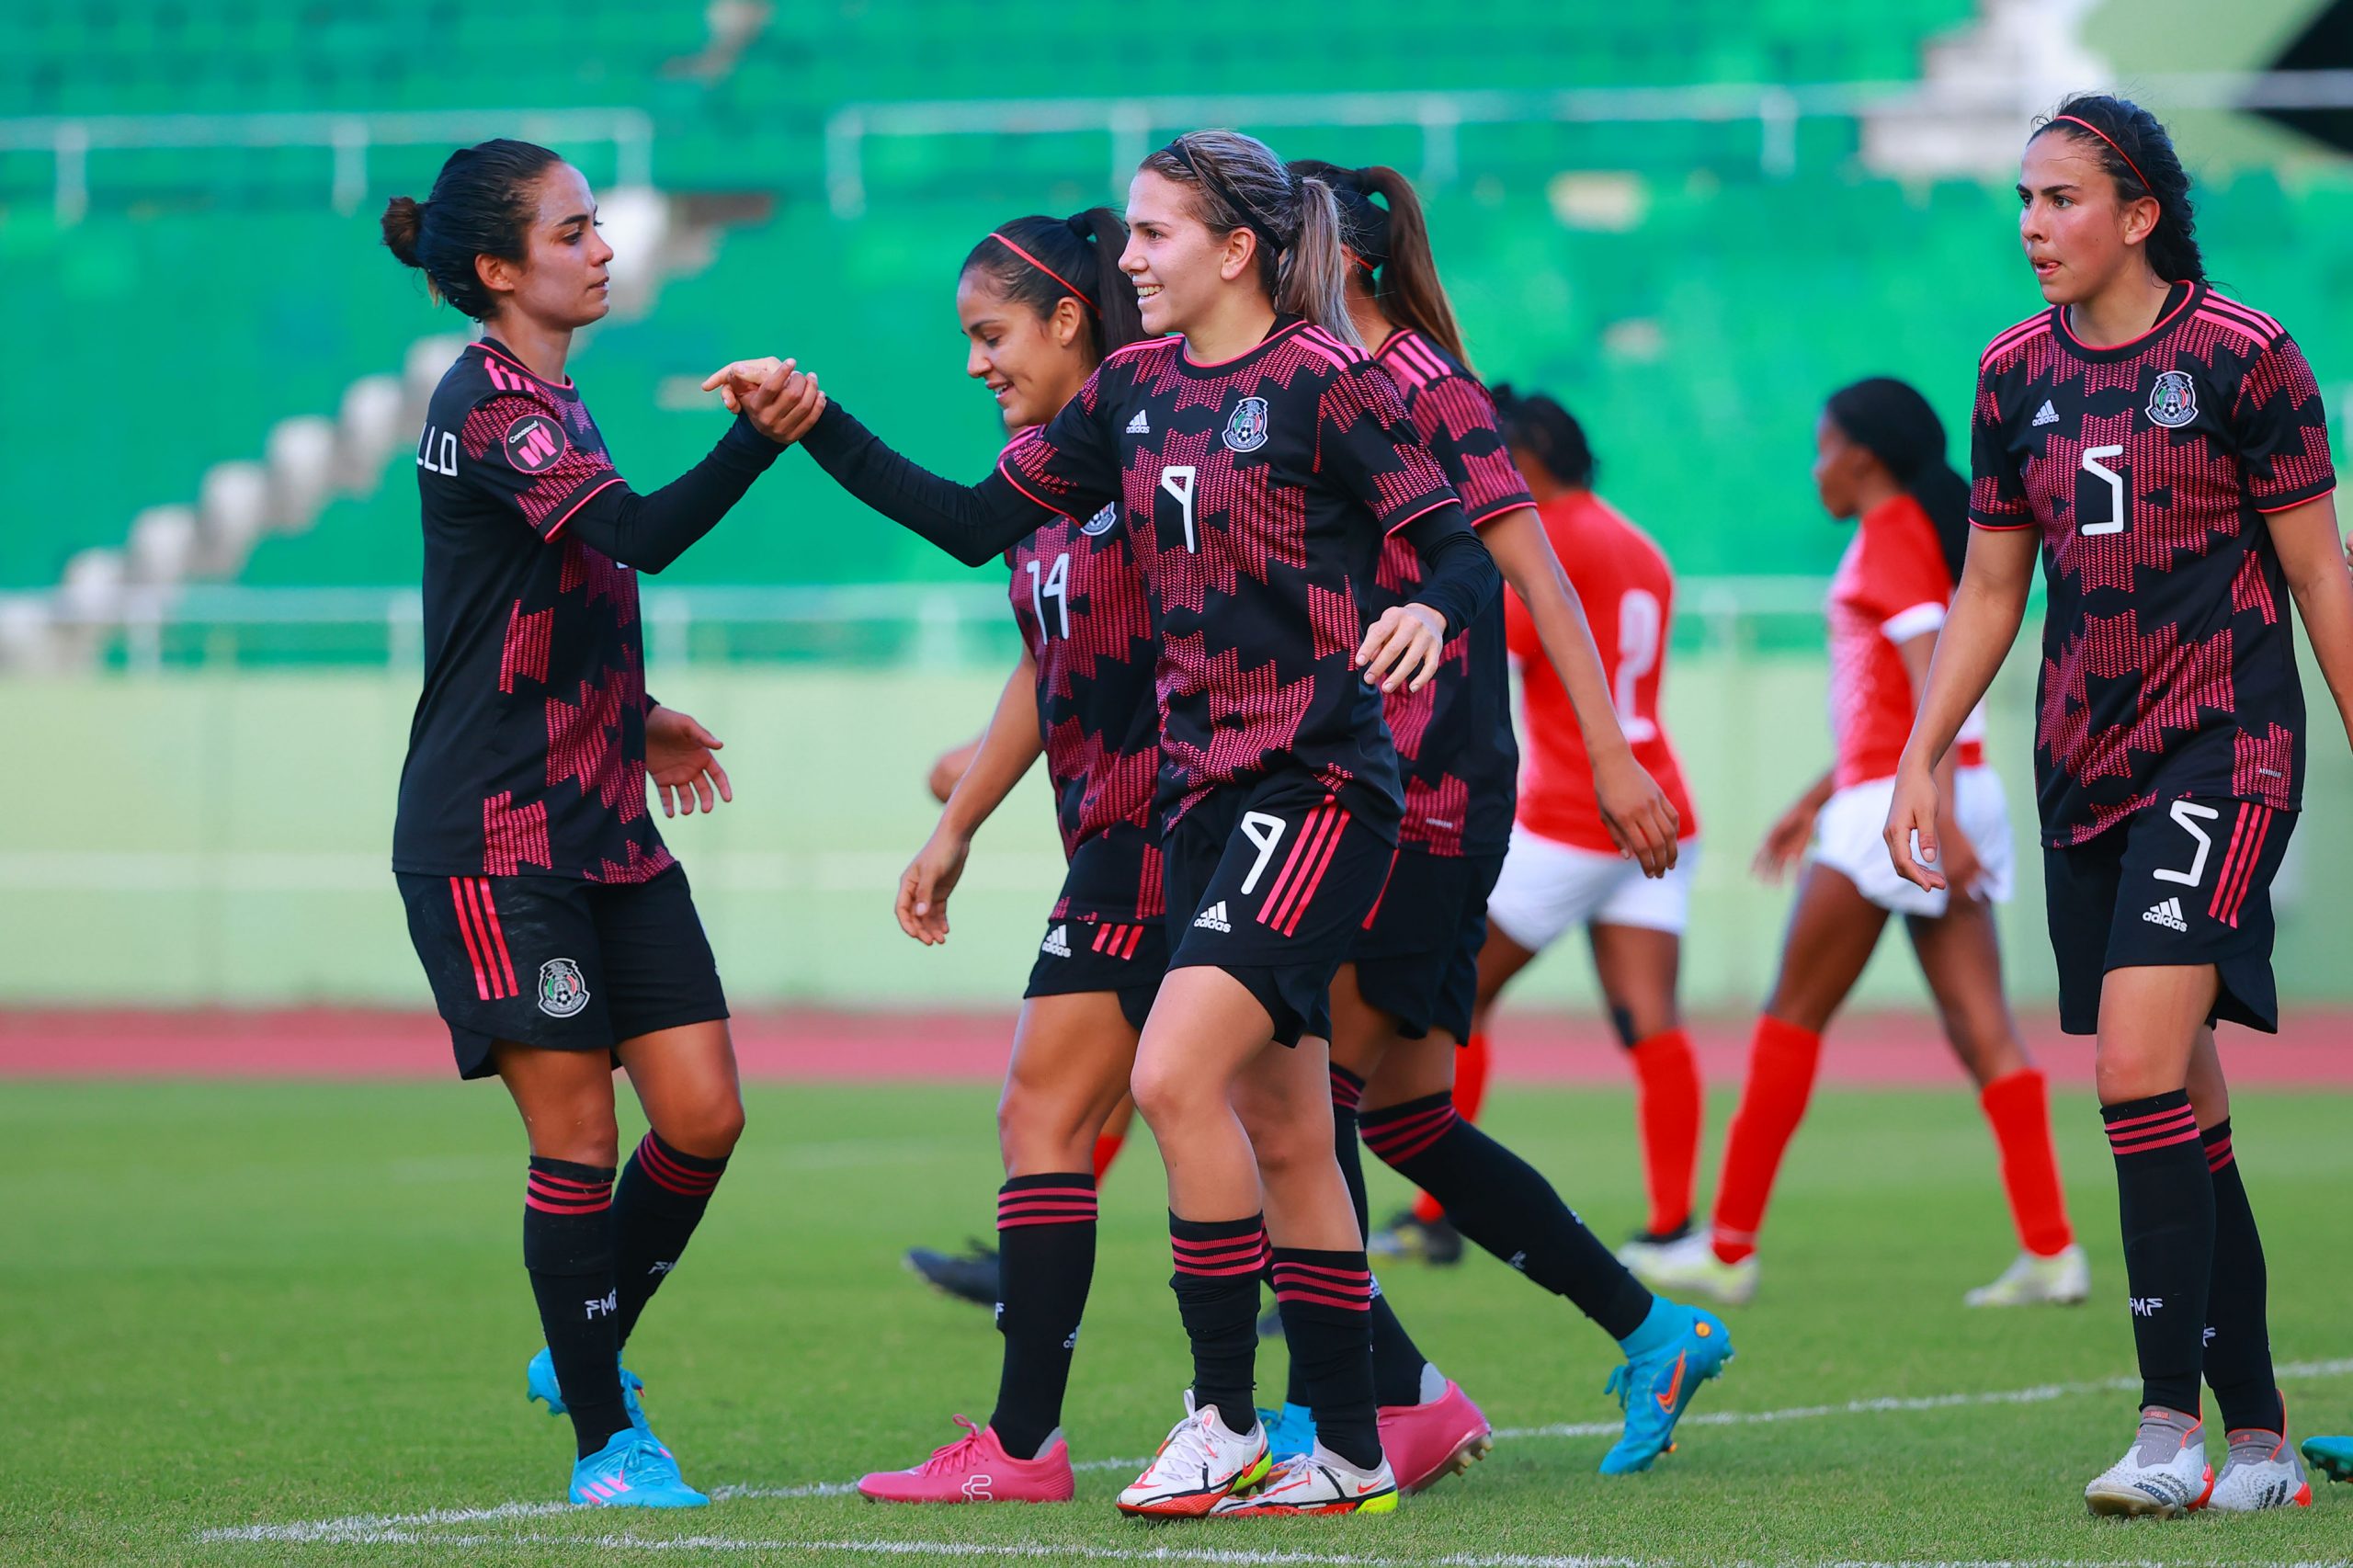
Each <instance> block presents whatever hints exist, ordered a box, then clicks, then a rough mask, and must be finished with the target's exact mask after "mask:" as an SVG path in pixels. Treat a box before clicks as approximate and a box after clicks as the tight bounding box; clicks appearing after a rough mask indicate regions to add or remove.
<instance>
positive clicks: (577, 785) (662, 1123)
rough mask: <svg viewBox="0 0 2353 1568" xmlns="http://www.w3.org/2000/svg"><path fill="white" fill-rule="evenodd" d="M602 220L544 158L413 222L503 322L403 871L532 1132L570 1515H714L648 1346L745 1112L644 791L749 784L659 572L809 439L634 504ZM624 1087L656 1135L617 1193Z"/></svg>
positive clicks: (477, 176) (443, 982)
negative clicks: (620, 435)
mask: <svg viewBox="0 0 2353 1568" xmlns="http://www.w3.org/2000/svg"><path fill="white" fill-rule="evenodd" d="M596 225H597V203H596V199H595V198H594V197H592V196H591V195H590V194H589V190H588V183H587V181H586V180H585V179H583V178H582V177H581V175H580V171H579V170H577V169H575V168H574V167H572V166H571V165H569V164H566V163H564V162H563V160H562V159H560V158H558V157H557V156H556V155H555V154H554V153H551V152H549V151H548V150H547V149H546V148H544V147H535V146H532V145H530V144H529V143H528V142H508V141H497V142H483V143H482V144H481V145H480V146H476V147H467V148H461V149H460V150H459V151H458V152H456V153H451V154H450V155H449V162H447V163H446V164H444V165H442V166H441V173H440V176H439V177H438V178H437V179H436V180H435V181H434V183H433V194H432V196H431V198H430V199H427V200H426V201H422V202H420V201H415V200H412V199H409V198H407V197H397V198H395V199H393V200H392V203H391V205H389V206H388V207H386V208H385V210H384V218H383V235H384V244H386V245H388V246H390V247H391V249H392V254H393V255H394V256H398V257H399V258H400V259H401V261H402V262H403V263H404V264H405V265H407V266H409V267H417V268H420V269H422V270H423V272H424V273H425V275H426V282H427V284H428V286H429V287H430V289H431V290H432V292H433V293H434V294H435V295H436V296H437V297H438V298H439V299H442V300H446V301H449V303H450V304H452V305H455V306H456V307H457V308H458V309H459V310H460V311H462V312H465V313H466V314H467V315H469V316H471V317H472V318H473V319H474V320H476V321H478V322H480V323H482V324H483V336H482V338H481V340H480V341H478V342H475V343H473V344H471V345H469V346H468V347H467V348H466V350H465V352H464V353H462V354H460V356H459V357H458V361H457V363H456V364H454V365H452V366H451V367H450V368H449V374H447V375H445V376H443V377H442V378H441V384H440V386H439V387H438V389H437V390H436V391H435V392H434V394H433V401H432V403H431V405H430V410H429V412H428V413H427V415H426V428H425V434H424V436H423V437H422V438H421V439H420V440H419V441H418V443H417V449H416V470H417V488H418V490H419V492H420V494H421V498H422V501H423V505H424V526H425V635H426V672H425V690H424V693H423V695H422V696H421V697H420V698H419V699H417V705H416V718H415V723H414V724H413V725H412V726H411V728H410V731H409V748H408V760H407V762H406V764H405V765H404V767H403V768H402V770H401V788H400V808H399V814H398V817H397V819H396V820H395V822H394V824H393V828H392V869H393V870H394V871H395V872H397V873H398V875H399V879H400V887H401V895H402V897H403V899H404V901H405V902H406V903H407V905H408V925H409V935H410V937H411V939H412V940H414V941H415V944H416V952H417V957H418V958H419V959H421V960H423V961H424V964H425V971H426V977H427V978H428V979H429V980H430V981H431V983H432V985H433V994H434V998H435V1000H436V1001H437V1002H438V1004H439V1006H440V1010H441V1016H442V1017H443V1018H444V1019H446V1020H447V1021H448V1023H449V1038H450V1041H451V1043H452V1045H453V1046H454V1048H455V1050H456V1052H457V1059H458V1069H459V1072H460V1074H461V1075H462V1076H464V1077H468V1078H479V1077H486V1076H488V1075H490V1074H497V1075H498V1077H499V1078H500V1079H501V1080H502V1081H503V1082H504V1083H505V1084H506V1088H507V1092H508V1093H509V1094H511V1095H512V1096H514V1098H515V1104H516V1107H517V1109H518V1110H520V1111H521V1112H522V1115H523V1124H524V1127H525V1128H526V1130H527V1131H529V1136H530V1147H531V1159H530V1174H529V1180H528V1182H527V1184H526V1188H525V1193H524V1199H523V1204H524V1207H523V1261H524V1267H526V1268H528V1269H529V1271H530V1276H531V1290H532V1293H533V1295H534V1296H535V1297H537V1299H538V1301H539V1308H540V1324H541V1325H542V1326H543V1327H544V1328H545V1329H546V1331H547V1341H548V1343H547V1348H546V1349H545V1350H543V1351H541V1352H540V1354H539V1356H538V1357H537V1358H534V1359H533V1361H532V1362H531V1365H530V1368H529V1374H528V1380H527V1381H528V1388H529V1392H530V1394H531V1396H532V1397H533V1398H538V1399H544V1400H546V1401H547V1402H548V1406H549V1408H550V1410H551V1411H552V1412H556V1413H563V1412H566V1411H568V1412H569V1413H570V1415H571V1416H572V1424H573V1428H574V1435H575V1437H577V1439H578V1446H579V1453H578V1457H577V1462H576V1463H575V1464H574V1467H573V1471H572V1485H571V1498H572V1501H574V1503H588V1504H597V1505H601V1506H620V1507H632V1506H633V1507H655V1508H667V1507H688V1506H696V1505H699V1504H701V1503H704V1502H706V1501H708V1499H707V1498H705V1497H704V1496H703V1495H702V1494H700V1493H699V1492H696V1491H694V1490H693V1489H692V1488H690V1487H689V1486H688V1485H687V1483H686V1482H685V1481H684V1480H683V1479H682V1478H681V1477H680V1475H679V1472H678V1465H677V1461H676V1460H675V1459H673V1458H672V1457H671V1454H670V1450H669V1449H665V1448H664V1447H663V1446H662V1445H661V1443H660V1442H658V1441H657V1440H655V1438H654V1435H653V1433H652V1432H651V1431H650V1430H649V1429H648V1428H647V1426H646V1424H645V1416H644V1413H643V1411H642V1408H641V1406H640V1405H639V1403H638V1399H637V1389H638V1388H639V1386H640V1385H639V1383H638V1381H637V1380H636V1379H635V1378H634V1377H633V1376H631V1375H630V1374H629V1373H628V1372H626V1371H624V1370H620V1348H621V1346H623V1345H624V1344H625V1343H627V1341H628V1339H629V1335H630V1331H631V1329H632V1328H633V1327H634V1326H635V1325H636V1324H637V1319H638V1314H639V1313H640V1312H642V1311H644V1309H645V1304H646V1302H647V1301H648V1300H649V1299H650V1298H651V1297H652V1296H653V1294H654V1290H655V1289H656V1288H657V1287H658V1286H659V1285H660V1284H661V1283H662V1281H663V1279H664V1278H665V1277H666V1276H667V1274H668V1273H669V1271H670V1269H671V1268H672V1267H673V1266H674V1265H675V1264H676V1262H677V1261H678V1256H679V1255H680V1253H681V1252H683V1251H684V1249H685V1247H686V1244H687V1239H688V1237H689V1236H691V1235H692V1234H693V1233H694V1230H695V1226H696V1224H697V1223H698V1222H699V1221H700V1220H701V1218H702V1214H703V1210H704V1208H705V1206H706V1205H708V1204H709V1203H710V1195H711V1191H712V1189H713V1188H714V1187H716V1186H717V1185H718V1182H719V1177H720V1173H721V1172H722V1171H724V1170H725V1169H726V1168H727V1156H728V1154H729V1153H730V1152H731V1151H732V1150H733V1148H734V1146H735V1140H736V1138H737V1136H738V1135H739V1134H740V1133H741V1131H742V1130H743V1125H744V1108H743V1103H742V1100H741V1099H740V1097H739V1096H738V1095H737V1093H736V1086H735V1057H734V1051H733V1047H732V1046H731V1045H730V1043H729V1041H728V1035H727V1022H726V1020H727V1003H726V1000H725V998H724V996H723V995H722V994H721V991H720V986H719V975H718V972H717V971H716V970H715V969H714V967H713V966H712V963H711V957H710V944H709V943H708V942H706V941H705V940H704V938H703V932H702V925H701V923H700V921H699V920H698V919H697V917H696V915H695V906H694V899H693V896H692V895H691V893H689V892H688V887H687V873H686V871H685V870H684V869H682V868H680V867H679V865H678V863H677V862H676V860H675V859H674V858H672V857H671V855H670V852H669V851H668V850H667V849H665V848H664V847H663V845H662V837H661V835H660V834H659V833H657V832H655V831H654V823H653V819H652V817H651V816H650V815H649V814H648V812H647V810H646V782H647V778H648V777H649V773H650V775H651V777H652V778H653V779H654V782H655V784H656V785H657V786H658V787H660V788H661V789H662V790H663V793H664V808H665V811H667V810H671V809H674V808H676V807H683V808H684V809H685V810H687V811H689V812H691V811H693V810H694V809H696V807H697V806H698V805H699V806H700V807H702V808H703V809H705V810H709V809H710V808H711V807H712V806H713V805H714V804H715V803H716V800H717V799H721V798H726V796H727V792H728V786H727V778H726V775H725V773H724V772H722V770H721V769H720V767H719V765H718V762H717V760H716V759H715V758H713V757H712V756H711V755H710V752H711V749H712V748H713V747H715V746H716V745H717V744H718V743H717V742H716V741H715V740H714V739H712V737H711V736H710V733H708V732H706V731H705V730H704V729H703V728H702V726H700V725H699V724H697V723H696V722H694V721H693V720H692V719H689V718H688V717H687V716H686V715H685V714H683V713H678V712H675V711H672V710H668V709H665V708H662V707H659V706H657V705H655V704H654V701H653V700H652V699H650V698H648V697H647V696H646V694H645V670H644V663H643V657H642V649H643V644H642V639H641V636H640V633H639V630H638V629H639V625H640V622H639V619H638V602H637V573H638V572H639V571H640V570H641V569H642V570H644V571H649V572H659V571H660V570H662V568H663V567H665V566H667V565H668V564H669V563H670V562H672V561H674V560H676V558H677V556H678V554H679V552H680V551H684V550H685V549H686V548H687V547H688V545H690V544H692V543H694V542H695V541H696V540H699V539H700V538H701V537H702V536H703V535H704V534H705V533H707V532H708V531H710V528H711V525H713V524H714V523H716V522H718V521H719V519H720V518H721V517H722V516H724V515H725V514H726V512H727V509H728V508H729V507H730V506H733V505H734V504H735V502H736V501H737V500H738V499H739V498H741V496H742V495H743V494H744V492H745V490H746V489H747V488H749V487H750V485H751V483H752V482H753V481H754V480H755V479H756V478H758V477H759V475H760V473H761V472H763V471H764V470H766V469H767V466H768V464H770V463H771V462H773V461H775V460H776V455H777V453H778V452H779V451H781V450H783V443H784V442H787V441H790V440H791V439H792V438H794V437H796V436H797V435H798V434H799V433H800V432H799V427H796V426H791V425H790V424H789V423H787V422H786V421H784V420H782V419H779V418H773V417H767V416H766V415H763V416H762V418H760V419H751V418H739V419H738V420H736V422H735V424H734V425H733V427H732V428H730V429H729V430H728V432H727V434H726V435H725V436H723V437H721V438H720V441H719V444H718V446H717V447H716V448H714V449H712V451H711V453H710V456H709V457H707V458H705V459H704V460H702V461H701V462H700V463H699V464H697V465H696V466H695V467H694V468H693V469H691V470H690V471H688V472H687V473H686V474H685V475H684V476H683V477H681V478H680V479H678V480H676V482H674V483H671V484H669V485H666V486H665V487H664V488H663V489H661V490H658V491H655V492H654V494H651V495H640V494H637V493H636V492H635V491H633V490H631V488H630V487H629V485H628V484H626V483H623V482H622V480H621V477H620V474H619V473H617V472H614V469H613V463H612V460H611V459H610V458H609V457H608V456H607V455H606V451H605V443H604V439H603V437H601V436H600V435H599V434H598V433H597V426H596V422H595V421H594V420H593V419H591V418H590V417H589V415H588V408H587V405H586V404H585V403H583V402H582V401H581V397H580V393H579V391H578V390H577V389H576V388H575V387H574V385H573V384H572V381H571V380H570V378H568V377H567V376H566V375H565V374H564V369H563V366H564V358H565V356H566V355H567V353H568V352H569V351H570V349H571V347H572V335H573V334H574V332H575V331H577V330H578V329H580V328H581V327H584V326H586V325H587V324H589V323H591V322H594V321H597V320H598V319H599V318H601V317H602V316H603V315H604V313H605V309H606V305H605V290H606V277H607V267H608V264H609V263H610V262H611V260H612V258H613V252H612V248H611V247H610V246H609V245H608V244H605V242H604V241H603V240H602V239H601V238H599V237H598V236H597V226H596ZM789 375H790V372H789V371H786V370H783V369H781V368H779V386H781V385H782V384H784V382H785V381H786V380H787V379H788V378H789ZM616 1065H619V1066H620V1067H621V1068H622V1069H624V1070H625V1071H627V1073H628V1074H629V1076H630V1083H631V1086H632V1087H634V1088H635V1089H636V1091H637V1096H638V1099H639V1101H640V1103H641V1104H642V1106H643V1107H644V1110H645V1116H646V1119H647V1120H648V1121H649V1122H651V1123H652V1124H653V1131H650V1132H649V1133H647V1134H646V1136H645V1138H644V1140H643V1142H641V1143H639V1145H638V1147H637V1153H636V1154H635V1155H634V1156H633V1157H632V1158H631V1161H630V1164H629V1168H628V1169H627V1170H626V1171H625V1172H623V1173H622V1174H621V1178H620V1187H619V1188H618V1189H616V1188H615V1187H614V1183H613V1169H614V1166H615V1165H618V1164H619V1163H620V1131H619V1129H618V1127H617V1125H616V1123H615V1120H614V1115H613V1068H614V1067H615V1066H616Z"/></svg>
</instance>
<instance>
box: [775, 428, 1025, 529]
mask: <svg viewBox="0 0 2353 1568" xmlns="http://www.w3.org/2000/svg"><path fill="white" fill-rule="evenodd" d="M801 445H802V446H803V447H805V448H807V449H808V451H809V455H810V456H811V457H813V458H815V459H816V460H817V466H818V467H820V468H822V469H824V471H825V472H827V473H828V474H830V475H832V476H833V478H834V481H835V483H837V484H839V485H840V486H841V487H842V488H843V489H844V490H847V491H848V492H849V493H850V494H852V495H855V496H856V497H858V499H859V500H860V501H863V502H864V503H866V505H867V506H871V507H872V508H874V510H876V511H878V512H880V513H881V514H882V515H883V516H884V517H888V518H890V519H891V520H892V522H894V523H896V524H898V525H899V526H900V527H901V528H905V529H907V530H908V531H909V532H911V533H915V534H917V535H920V536H921V537H922V538H924V539H926V540H930V541H931V542H932V543H933V544H936V545H938V547H939V548H940V549H942V550H944V551H947V552H948V553H949V554H950V555H952V556H954V557H955V558H956V559H957V560H959V561H961V562H963V563H964V564H965V565H967V566H981V565H985V564H986V563H987V562H989V561H991V560H993V559H994V558H995V557H996V556H998V555H1001V554H1003V553H1004V552H1005V551H1007V550H1009V549H1011V548H1012V547H1013V546H1014V545H1016V544H1017V543H1019V542H1020V541H1021V540H1023V539H1026V538H1028V537H1029V535H1030V534H1032V533H1035V532H1036V531H1037V530H1038V526H1039V525H1040V523H1042V522H1044V521H1045V520H1046V519H1047V518H1048V517H1051V516H1053V512H1052V509H1051V507H1048V506H1044V505H1043V504H1041V503H1040V502H1037V501H1033V500H1031V499H1030V498H1029V496H1028V495H1026V494H1023V493H1022V491H1021V489H1020V487H1019V486H1017V485H1016V484H1015V483H1013V482H1012V481H1011V480H1009V479H1007V478H1006V476H1005V474H1004V473H1003V472H1001V471H998V470H992V471H990V473H989V476H988V477H987V478H986V479H983V480H982V481H981V482H980V483H978V484H959V483H956V482H955V481H954V480H952V479H942V478H940V477H939V476H938V474H936V473H933V472H930V471H929V470H928V469H926V468H924V467H923V466H921V465H920V464H917V463H914V462H910V461H909V460H907V459H905V458H904V457H901V456H900V455H899V454H898V453H897V452H894V451H892V449H890V448H889V447H887V446H885V445H884V444H883V442H882V440H881V437H878V436H876V435H875V434H874V433H873V432H872V431H870V430H869V429H867V427H866V426H863V425H860V424H859V423H858V421H857V420H855V419H853V418H851V417H850V416H849V415H848V413H847V411H846V410H844V409H843V408H842V406H841V405H840V404H839V403H827V404H826V405H825V407H824V411H823V413H821V414H820V415H818V417H817V421H816V423H815V425H814V426H812V427H811V429H810V431H809V433H808V435H807V436H806V437H803V438H802V440H801Z"/></svg>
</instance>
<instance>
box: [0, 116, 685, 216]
mask: <svg viewBox="0 0 2353 1568" xmlns="http://www.w3.org/2000/svg"><path fill="white" fill-rule="evenodd" d="M494 136H517V137H521V138H523V139H525V140H527V141H532V142H545V143H547V144H549V145H563V144H564V143H567V142H569V143H573V144H575V145H576V144H580V143H584V142H585V143H587V144H590V145H597V144H601V143H606V142H609V143H611V145H612V148H613V155H614V160H615V170H614V172H615V175H616V176H617V177H616V180H615V183H616V184H619V185H624V186H645V185H651V184H652V183H653V179H654V117H653V116H651V115H649V114H647V113H646V112H645V111H644V110H643V109H637V108H574V109H422V110H365V111H352V112H343V111H332V112H326V111H323V112H315V113H290V114H126V115H78V116H64V117H53V116H40V117H28V118H22V119H0V152H10V153H48V154H49V155H50V157H51V161H52V163H53V165H54V171H55V180H54V197H53V200H54V204H55V209H56V213H57V221H58V222H60V223H61V224H72V223H76V222H80V221H81V220H82V218H83V217H84V215H85V214H86V213H87V212H88V211H89V208H90V159H91V156H92V154H94V153H104V152H122V151H137V150H148V149H156V148H213V149H218V150H222V151H250V150H254V149H258V148H278V147H318V148H324V149H326V150H328V151H330V152H332V153H334V156H335V164H334V175H333V178H332V184H331V188H330V190H329V199H330V200H332V201H333V203H334V204H335V210H336V211H338V212H344V213H350V212H355V211H357V210H358V208H359V204H360V202H361V201H363V200H365V199H366V198H367V195H368V154H369V150H370V149H372V148H376V147H416V146H428V147H429V146H459V145H462V144H464V143H466V142H480V141H483V140H486V139H488V138H490V137H494Z"/></svg>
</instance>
